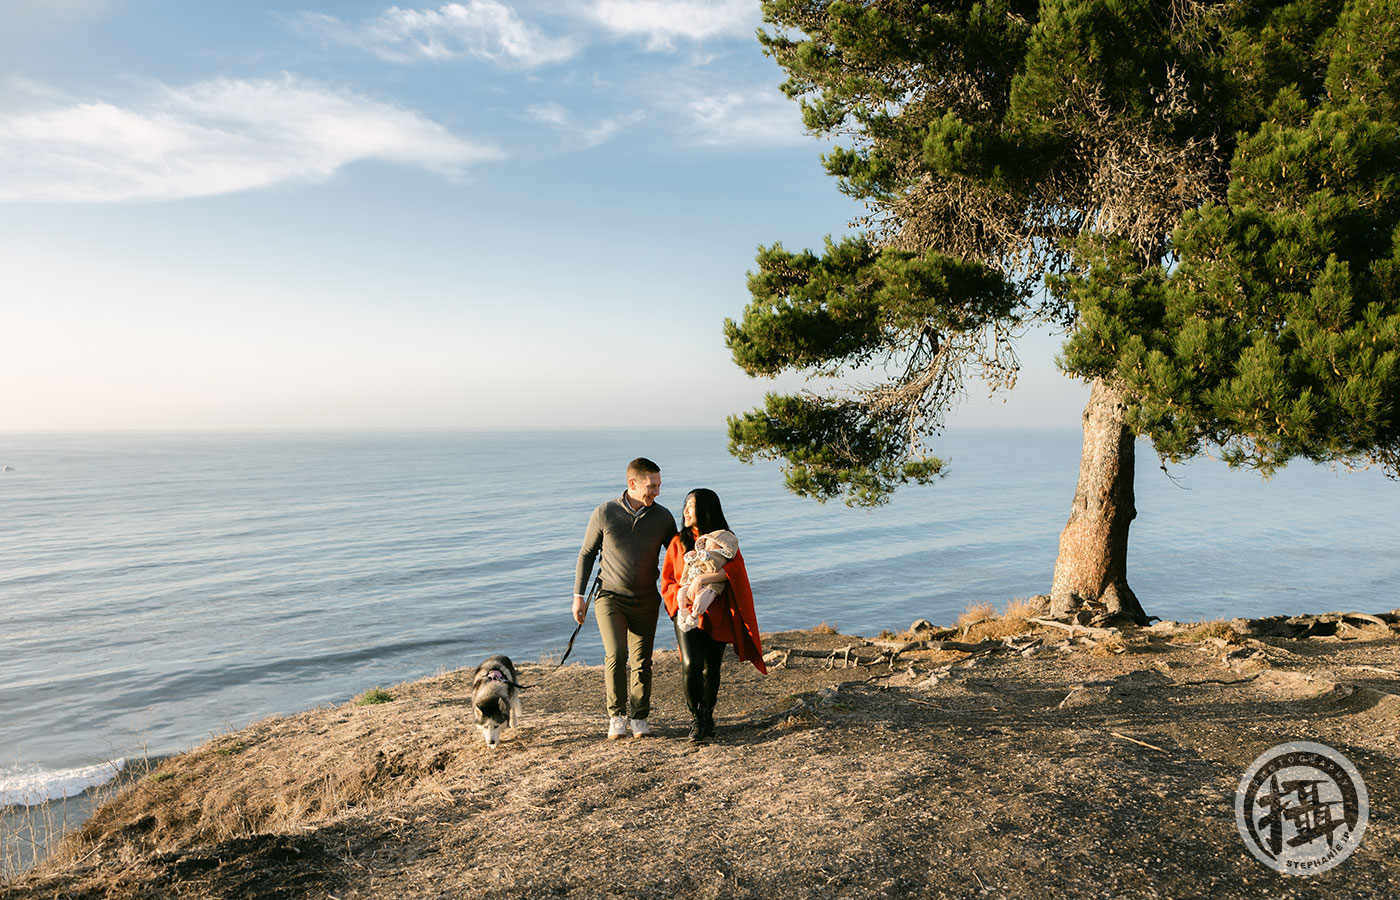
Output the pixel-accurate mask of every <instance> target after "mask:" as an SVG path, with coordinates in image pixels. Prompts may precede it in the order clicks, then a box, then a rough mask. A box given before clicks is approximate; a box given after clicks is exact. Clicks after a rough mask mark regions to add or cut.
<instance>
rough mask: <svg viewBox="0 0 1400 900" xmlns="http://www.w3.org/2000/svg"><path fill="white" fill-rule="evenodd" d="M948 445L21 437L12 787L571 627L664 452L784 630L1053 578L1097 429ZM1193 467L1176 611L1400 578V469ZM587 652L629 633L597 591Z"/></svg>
mask: <svg viewBox="0 0 1400 900" xmlns="http://www.w3.org/2000/svg"><path fill="white" fill-rule="evenodd" d="M939 449H940V452H941V453H943V454H944V455H945V456H946V457H947V458H948V459H949V460H950V467H949V474H948V476H947V477H946V478H944V479H942V480H940V481H939V482H938V483H937V484H935V485H932V486H928V487H917V488H908V489H905V490H903V491H901V492H900V493H898V494H897V495H896V497H895V498H894V500H893V502H891V503H890V504H889V505H888V506H885V507H882V508H880V509H876V510H854V509H849V508H846V507H844V506H841V505H830V504H829V505H826V506H821V505H818V504H815V503H813V502H811V501H807V500H802V499H799V498H796V497H793V496H791V495H789V494H787V493H785V491H784V490H783V488H782V484H781V478H780V476H779V472H778V468H777V466H776V465H773V464H760V465H756V466H745V465H742V464H740V463H738V462H736V461H735V460H733V459H732V458H730V457H729V456H728V455H727V454H726V452H725V442H724V437H723V435H722V434H718V433H711V432H666V433H620V432H618V433H588V432H525V433H424V434H401V433H380V434H307V435H285V434H279V435H267V434H261V435H255V434H199V435H149V434H142V435H112V434H103V435H92V436H74V435H62V436H56V435H48V436H44V435H24V436H15V435H11V436H0V465H7V466H9V467H11V469H12V470H11V471H4V472H0V511H3V521H4V528H3V536H0V805H4V803H5V802H11V803H13V802H16V801H19V800H38V799H42V798H43V797H46V796H52V795H54V794H55V793H62V792H67V791H71V790H73V789H74V786H75V785H81V784H83V783H84V779H85V778H87V777H88V776H89V774H90V773H92V772H103V771H106V769H105V768H104V767H103V766H102V764H103V763H104V762H106V761H108V760H114V759H118V758H121V757H130V756H133V755H135V756H139V755H143V754H149V755H160V754H165V753H170V752H178V751H182V750H185V749H188V748H190V747H192V746H194V745H195V744H197V743H199V742H201V741H203V740H205V739H207V738H208V737H209V736H211V735H212V734H217V733H221V732H223V731H225V730H227V729H229V728H233V727H238V726H241V725H244V724H246V723H248V722H251V721H254V720H257V719H259V718H262V717H264V716H267V715H269V714H275V713H292V712H296V711H299V710H302V709H306V708H309V707H313V706H316V705H318V704H328V703H339V702H343V701H345V700H347V699H349V698H350V697H352V696H354V695H355V694H357V693H359V692H362V691H364V690H366V689H368V688H371V687H374V686H376V685H383V686H388V685H392V684H394V683H397V682H400V681H403V680H408V679H413V678H418V677H421V676H424V675H428V674H432V673H434V672H436V671H439V670H442V669H454V668H459V667H463V666H472V665H475V664H476V663H477V662H478V661H479V660H480V659H481V658H482V657H484V656H486V655H488V654H490V653H495V652H505V653H508V654H510V655H512V656H514V657H515V658H517V659H520V660H535V659H539V658H540V657H541V656H543V655H546V654H551V653H554V654H557V653H558V652H559V651H561V650H562V648H563V647H564V646H565V644H566V642H567V640H568V637H569V634H570V633H571V631H572V629H573V621H572V619H571V617H570V615H569V610H568V607H569V599H570V594H571V592H572V578H573V571H574V563H575V560H576V558H577V553H578V545H579V542H580V539H581V538H582V534H583V529H584V525H585V523H586V521H587V518H588V514H589V512H590V510H591V509H592V508H593V506H594V505H596V504H597V503H599V502H600V501H602V500H605V499H609V498H611V497H615V496H617V495H618V494H620V493H621V491H622V488H623V478H624V476H623V471H622V470H623V467H624V466H625V464H626V462H627V460H628V459H630V458H632V457H633V456H637V455H645V456H649V457H651V458H653V459H656V460H657V461H658V462H660V463H661V464H662V466H663V469H664V471H663V488H662V496H661V498H660V502H661V503H662V504H664V505H667V506H669V507H670V508H671V509H672V511H675V510H677V509H678V508H679V506H680V501H681V499H682V498H683V497H684V494H685V492H686V490H688V489H689V488H692V487H697V486H708V487H712V488H714V489H716V490H717V491H718V492H719V493H720V495H721V497H722V498H723V501H724V504H725V510H726V513H727V514H728V517H729V519H730V522H731V524H732V525H733V527H734V530H735V531H736V533H737V534H738V535H739V539H740V541H741V543H742V545H743V547H744V555H745V558H746V559H747V561H748V564H749V569H750V575H751V577H752V579H753V584H754V593H755V596H756V599H757V607H758V616H759V623H760V626H761V627H762V628H763V629H764V630H780V629H787V628H805V627H810V626H812V625H814V624H816V623H818V622H820V621H822V620H827V621H829V622H832V623H835V624H837V625H838V626H839V627H840V628H841V630H843V631H847V632H850V633H858V634H873V633H875V632H878V631H879V630H880V629H882V628H887V627H888V628H891V629H895V630H898V629H902V628H904V627H907V626H908V624H909V623H910V622H911V621H912V620H914V619H916V618H920V617H925V618H929V619H932V620H934V621H936V622H938V621H941V622H948V621H951V620H952V619H954V618H955V617H956V615H957V614H958V612H960V611H961V610H962V609H963V608H964V607H966V606H967V605H969V604H973V603H981V602H989V603H993V604H997V605H1001V604H1004V603H1005V602H1006V601H1007V600H1008V599H1009V598H1011V597H1014V596H1029V595H1032V594H1037V593H1043V592H1045V591H1047V590H1048V588H1049V584H1050V579H1051V574H1052V571H1053V568H1054V560H1055V551H1056V546H1057V540H1058V535H1059V531H1060V528H1061V527H1062V526H1063V524H1064V520H1065V517H1066V514H1067V513H1068V510H1069V503H1070V499H1071V497H1072V495H1073V491H1074V483H1075V479H1076V476H1077V472H1078V456H1079V435H1078V434H1077V433H1072V432H1063V433H1060V432H1020V431H1018V432H1006V431H1003V432H967V433H959V434H953V435H950V436H948V437H947V438H945V439H944V440H943V441H942V442H941V443H940V448H939ZM1174 475H1175V476H1176V477H1177V480H1178V482H1179V483H1180V486H1178V484H1175V483H1173V482H1172V481H1170V480H1168V479H1167V478H1166V477H1165V476H1163V475H1162V474H1161V473H1160V472H1159V471H1157V469H1156V468H1155V458H1154V457H1153V456H1152V455H1151V452H1150V449H1149V448H1147V447H1146V446H1140V449H1139V472H1138V480H1137V491H1138V509H1139V514H1138V519H1137V522H1136V523H1135V524H1134V526H1133V531H1132V542H1131V551H1130V560H1129V564H1130V570H1129V578H1130V582H1131V583H1132V584H1133V586H1134V588H1135V590H1136V591H1137V593H1138V594H1139V596H1140V598H1141V599H1142V601H1143V604H1144V606H1145V607H1146V609H1147V611H1148V612H1149V613H1150V614H1155V615H1158V616H1161V617H1163V618H1176V619H1208V618H1216V617H1221V616H1236V615H1265V614H1275V613H1294V612H1303V611H1313V612H1318V611H1326V610H1333V609H1357V610H1362V611H1369V612H1374V611H1378V610H1389V609H1392V608H1394V607H1397V606H1400V598H1398V597H1397V587H1398V586H1400V559H1398V558H1397V554H1396V551H1395V548H1396V547H1397V546H1400V525H1398V524H1397V518H1396V516H1395V511H1396V499H1397V498H1398V497H1400V485H1397V484H1395V483H1393V482H1390V481H1388V480H1386V479H1385V478H1383V477H1381V476H1379V475H1378V474H1376V473H1365V472H1363V473H1350V474H1348V473H1341V474H1338V473H1334V472H1332V471H1330V470H1328V469H1325V468H1318V467H1311V466H1304V465H1299V466H1295V467H1293V468H1290V469H1288V470H1286V471H1284V472H1283V473H1281V474H1280V475H1279V476H1278V477H1276V478H1275V479H1274V480H1273V481H1271V482H1261V481H1260V479H1259V478H1258V477H1257V476H1253V475H1250V474H1248V473H1238V472H1230V471H1229V470H1227V469H1226V468H1225V467H1224V466H1222V465H1220V464H1219V463H1216V462H1213V461H1209V460H1205V461H1199V462H1195V463H1192V464H1191V465H1188V466H1185V467H1178V468H1176V469H1174ZM660 634H661V635H662V638H661V639H660V641H659V643H660V644H661V645H663V646H668V645H669V643H673V642H671V641H669V639H668V638H667V637H666V634H667V633H666V632H665V630H664V629H663V630H662V631H661V632H660ZM574 654H575V655H574V658H575V659H578V660H581V661H583V662H588V663H597V662H600V661H601V658H602V650H601V643H600V641H599V638H598V634H597V630H596V628H595V626H594V624H593V620H592V618H591V617H590V620H589V624H588V626H587V627H585V629H584V631H583V633H582V635H581V636H580V639H579V643H578V646H577V647H576V648H575V651H574ZM598 703H599V715H600V716H601V715H602V711H601V704H602V691H601V689H600V690H599V696H598ZM93 777H97V776H93ZM87 783H90V781H89V782H87Z"/></svg>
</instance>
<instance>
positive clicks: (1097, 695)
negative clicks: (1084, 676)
mask: <svg viewBox="0 0 1400 900" xmlns="http://www.w3.org/2000/svg"><path fill="white" fill-rule="evenodd" d="M1108 692H1109V689H1108V688H1107V687H1104V686H1099V685H1087V684H1081V685H1078V686H1076V687H1075V688H1074V690H1072V691H1070V692H1069V694H1068V695H1067V696H1066V697H1065V699H1063V700H1061V701H1060V706H1059V708H1060V709H1078V708H1079V707H1081V706H1096V705H1098V704H1100V703H1106V702H1108Z"/></svg>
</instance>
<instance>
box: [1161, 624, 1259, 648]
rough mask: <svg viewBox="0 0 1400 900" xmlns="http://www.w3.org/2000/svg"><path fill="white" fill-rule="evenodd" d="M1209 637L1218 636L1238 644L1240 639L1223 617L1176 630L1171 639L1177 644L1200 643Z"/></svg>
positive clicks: (1227, 641)
mask: <svg viewBox="0 0 1400 900" xmlns="http://www.w3.org/2000/svg"><path fill="white" fill-rule="evenodd" d="M1211 638H1220V639H1222V640H1224V641H1225V642H1226V643H1230V644H1238V643H1239V642H1240V641H1241V640H1242V639H1241V638H1240V636H1239V634H1238V633H1236V631H1235V629H1233V628H1231V627H1230V623H1228V622H1226V621H1224V620H1223V619H1216V620H1214V621H1211V622H1199V623H1197V624H1195V625H1188V626H1186V627H1185V628H1183V629H1182V630H1181V631H1178V632H1177V633H1176V635H1175V636H1173V637H1172V640H1173V641H1174V642H1176V643H1178V644H1201V643H1204V642H1206V641H1208V640H1210V639H1211Z"/></svg>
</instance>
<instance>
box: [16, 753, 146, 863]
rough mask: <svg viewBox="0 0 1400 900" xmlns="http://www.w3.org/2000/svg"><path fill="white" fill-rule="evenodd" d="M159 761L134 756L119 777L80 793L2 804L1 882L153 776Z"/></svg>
mask: <svg viewBox="0 0 1400 900" xmlns="http://www.w3.org/2000/svg"><path fill="white" fill-rule="evenodd" d="M155 765H156V763H155V762H153V761H151V760H147V759H144V758H142V759H135V760H131V761H129V762H128V763H127V764H126V766H125V767H124V768H123V769H122V771H121V772H119V773H118V774H117V776H116V777H115V778H113V779H112V780H110V781H108V782H107V783H106V784H103V785H100V786H98V787H95V788H92V789H90V790H88V791H86V792H84V793H82V794H80V795H78V796H76V797H61V798H59V799H56V800H50V801H48V802H46V803H37V804H34V805H33V806H11V807H4V808H0V885H4V884H5V882H6V881H7V880H8V879H11V878H14V877H15V876H17V875H18V874H19V873H21V872H23V871H25V870H26V869H28V868H29V867H30V866H32V865H33V864H34V863H35V862H36V861H38V860H41V859H44V858H46V857H47V856H49V855H50V853H51V851H52V850H53V849H54V848H55V847H57V846H58V844H59V842H60V841H61V840H62V839H63V838H64V837H65V836H66V835H67V834H68V833H69V832H72V831H74V830H75V829H77V828H79V827H80V826H81V825H82V824H83V823H84V822H85V821H87V820H88V818H89V816H90V815H91V814H92V810H93V809H94V808H96V807H98V806H100V805H101V804H103V803H106V802H107V801H109V800H112V799H115V798H116V797H118V796H119V795H121V794H122V793H124V792H125V791H127V790H129V789H130V788H131V786H132V785H133V784H135V783H137V782H138V781H140V780H142V779H146V778H149V777H150V775H149V773H150V772H151V771H152V769H153V768H154V767H155Z"/></svg>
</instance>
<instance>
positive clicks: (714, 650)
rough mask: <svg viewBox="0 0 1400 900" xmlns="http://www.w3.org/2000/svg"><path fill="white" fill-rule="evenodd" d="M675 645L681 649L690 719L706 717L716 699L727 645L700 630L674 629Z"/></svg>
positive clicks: (682, 674)
mask: <svg viewBox="0 0 1400 900" xmlns="http://www.w3.org/2000/svg"><path fill="white" fill-rule="evenodd" d="M672 624H675V623H674V620H673V621H672ZM676 643H677V644H679V645H680V648H681V679H682V682H683V684H684V687H685V705H686V708H687V709H689V710H690V714H691V715H693V716H694V715H701V716H705V717H708V716H709V715H710V714H712V713H713V712H714V709H715V701H716V700H717V699H718V698H719V667H720V663H722V662H723V661H724V648H725V647H727V646H729V645H728V644H726V643H725V642H724V641H717V640H715V639H714V638H712V637H710V636H709V635H708V634H706V633H705V631H704V629H702V628H695V629H692V630H691V631H681V629H680V626H679V625H677V626H676Z"/></svg>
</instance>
